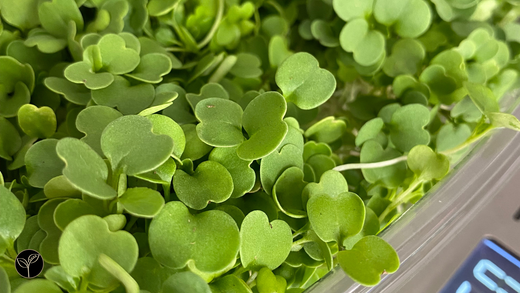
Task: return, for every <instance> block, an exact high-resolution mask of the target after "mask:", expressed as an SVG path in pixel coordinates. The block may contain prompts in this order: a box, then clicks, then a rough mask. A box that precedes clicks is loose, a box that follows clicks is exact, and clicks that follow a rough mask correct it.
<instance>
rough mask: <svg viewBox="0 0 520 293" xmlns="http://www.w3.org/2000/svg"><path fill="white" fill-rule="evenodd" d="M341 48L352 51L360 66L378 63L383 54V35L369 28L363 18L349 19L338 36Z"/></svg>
mask: <svg viewBox="0 0 520 293" xmlns="http://www.w3.org/2000/svg"><path fill="white" fill-rule="evenodd" d="M339 42H340V44H341V47H342V48H343V50H345V51H347V52H352V53H354V60H356V62H357V63H359V64H360V65H362V66H371V65H374V64H376V63H378V62H379V61H380V60H381V59H382V58H384V56H385V37H384V36H383V34H381V33H380V32H379V31H376V30H371V29H370V28H369V24H368V22H367V21H366V20H365V19H363V18H357V19H355V20H353V21H350V22H349V23H347V24H346V25H345V27H343V29H342V30H341V34H340V36H339Z"/></svg>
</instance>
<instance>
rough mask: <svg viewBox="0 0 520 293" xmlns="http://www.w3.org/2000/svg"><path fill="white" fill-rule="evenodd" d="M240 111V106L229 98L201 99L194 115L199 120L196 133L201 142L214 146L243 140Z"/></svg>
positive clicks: (230, 145)
mask: <svg viewBox="0 0 520 293" xmlns="http://www.w3.org/2000/svg"><path fill="white" fill-rule="evenodd" d="M242 113H243V112H242V107H240V105H239V104H237V103H235V102H233V101H230V100H224V99H220V98H209V99H205V100H202V101H200V102H199V103H197V106H196V108H195V116H196V117H197V119H199V120H200V124H198V125H197V135H198V136H199V138H200V139H201V140H202V141H203V142H205V143H206V144H208V145H211V146H214V147H232V146H236V145H239V144H240V143H242V141H244V135H243V134H242Z"/></svg>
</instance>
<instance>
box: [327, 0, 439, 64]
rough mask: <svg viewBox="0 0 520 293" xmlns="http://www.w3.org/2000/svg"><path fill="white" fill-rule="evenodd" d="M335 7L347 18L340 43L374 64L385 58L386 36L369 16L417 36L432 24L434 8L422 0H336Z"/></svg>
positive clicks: (404, 34) (360, 59)
mask: <svg viewBox="0 0 520 293" xmlns="http://www.w3.org/2000/svg"><path fill="white" fill-rule="evenodd" d="M332 3H333V7H334V11H335V12H336V14H337V15H338V16H339V17H340V18H341V19H343V20H344V21H346V22H347V24H346V25H345V27H344V28H343V30H342V31H341V33H340V37H339V42H340V44H341V47H342V48H343V49H344V50H345V51H347V52H352V53H353V54H354V59H355V60H356V62H357V63H359V64H360V65H362V66H371V65H374V64H376V63H378V62H381V60H383V59H384V58H385V55H386V51H385V42H386V41H385V36H384V34H383V33H381V32H379V31H377V30H375V29H372V28H371V25H370V23H369V22H368V21H367V19H368V18H369V17H370V16H371V15H373V16H374V18H375V20H376V21H377V22H378V23H380V24H383V25H385V26H387V27H390V28H392V30H393V31H395V32H396V33H397V35H399V36H400V37H403V38H416V37H418V36H420V35H422V34H423V33H424V32H425V31H426V30H427V29H428V27H429V26H430V23H431V18H432V16H431V11H430V8H429V6H428V4H427V3H426V1H423V0H407V1H397V0H396V1H383V0H370V1H362V0H348V1H342V0H334V1H333V2H332Z"/></svg>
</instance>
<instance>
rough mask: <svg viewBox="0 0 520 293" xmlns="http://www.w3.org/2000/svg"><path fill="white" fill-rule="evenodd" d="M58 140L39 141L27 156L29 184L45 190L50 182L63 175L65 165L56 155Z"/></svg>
mask: <svg viewBox="0 0 520 293" xmlns="http://www.w3.org/2000/svg"><path fill="white" fill-rule="evenodd" d="M57 144H58V140H57V139H45V140H42V141H39V142H37V143H35V144H33V146H32V147H31V148H30V149H29V150H28V151H27V153H26V154H25V165H26V167H27V175H28V177H29V184H31V185H32V186H34V187H38V188H43V187H44V186H45V184H47V182H49V180H51V179H52V178H54V177H56V176H59V175H61V172H62V170H63V168H64V167H65V164H64V163H63V161H62V160H60V158H59V157H58V154H57V153H56V145H57Z"/></svg>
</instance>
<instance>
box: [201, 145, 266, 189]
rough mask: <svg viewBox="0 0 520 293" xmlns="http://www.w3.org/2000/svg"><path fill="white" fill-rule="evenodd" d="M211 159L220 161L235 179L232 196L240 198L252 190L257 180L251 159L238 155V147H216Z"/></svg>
mask: <svg viewBox="0 0 520 293" xmlns="http://www.w3.org/2000/svg"><path fill="white" fill-rule="evenodd" d="M209 160H210V161H214V162H217V163H220V164H221V165H222V166H224V167H225V168H226V170H227V171H228V172H229V174H230V175H231V178H232V179H233V193H231V198H238V197H241V196H243V195H244V194H246V193H247V192H249V191H251V190H252V189H253V187H254V185H255V182H256V174H255V171H254V170H253V169H252V168H251V163H252V162H253V161H251V160H243V159H241V158H240V157H239V156H238V155H237V147H229V148H215V149H213V151H211V153H210V154H209Z"/></svg>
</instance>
